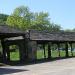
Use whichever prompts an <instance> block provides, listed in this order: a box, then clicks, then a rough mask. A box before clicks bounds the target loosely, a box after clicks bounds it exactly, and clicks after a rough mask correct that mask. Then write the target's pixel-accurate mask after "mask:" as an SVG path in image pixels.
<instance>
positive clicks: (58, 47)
mask: <svg viewBox="0 0 75 75" xmlns="http://www.w3.org/2000/svg"><path fill="white" fill-rule="evenodd" d="M57 46H58V53H59V57H60V44H59V43H57Z"/></svg>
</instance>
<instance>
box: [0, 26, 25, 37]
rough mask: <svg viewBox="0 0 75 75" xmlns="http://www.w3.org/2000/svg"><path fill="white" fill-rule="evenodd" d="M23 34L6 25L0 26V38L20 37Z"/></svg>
mask: <svg viewBox="0 0 75 75" xmlns="http://www.w3.org/2000/svg"><path fill="white" fill-rule="evenodd" d="M24 34H25V33H24V32H23V31H21V30H19V29H17V28H14V27H10V26H8V25H0V38H6V37H14V36H21V35H24Z"/></svg>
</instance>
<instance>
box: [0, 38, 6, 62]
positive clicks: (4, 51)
mask: <svg viewBox="0 0 75 75" xmlns="http://www.w3.org/2000/svg"><path fill="white" fill-rule="evenodd" d="M1 45H2V49H3V50H2V51H3V52H2V53H3V62H4V63H6V62H7V61H6V60H7V58H6V48H5V42H4V39H2V40H1Z"/></svg>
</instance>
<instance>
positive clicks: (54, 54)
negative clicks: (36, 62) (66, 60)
mask: <svg viewBox="0 0 75 75" xmlns="http://www.w3.org/2000/svg"><path fill="white" fill-rule="evenodd" d="M45 52H46V58H48V51H47V50H46V51H45ZM68 53H69V56H72V54H71V51H68ZM65 56H66V52H65V51H64V50H60V57H65ZM73 56H75V51H73ZM51 57H52V58H55V57H59V52H58V51H57V50H52V51H51ZM41 58H44V51H43V50H38V51H37V59H41Z"/></svg>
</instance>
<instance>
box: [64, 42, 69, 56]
mask: <svg viewBox="0 0 75 75" xmlns="http://www.w3.org/2000/svg"><path fill="white" fill-rule="evenodd" d="M65 46H66V47H65V49H66V57H68V56H69V55H68V43H67V42H66V44H65Z"/></svg>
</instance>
